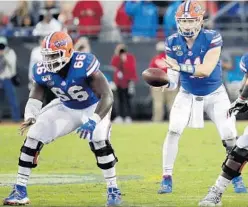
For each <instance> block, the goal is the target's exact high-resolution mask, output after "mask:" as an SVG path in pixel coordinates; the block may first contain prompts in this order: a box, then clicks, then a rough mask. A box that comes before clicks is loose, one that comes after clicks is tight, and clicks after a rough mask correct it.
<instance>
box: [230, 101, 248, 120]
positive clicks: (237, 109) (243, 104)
mask: <svg viewBox="0 0 248 207" xmlns="http://www.w3.org/2000/svg"><path fill="white" fill-rule="evenodd" d="M247 103H248V100H246V99H242V98H241V97H239V98H238V99H237V100H236V101H234V102H233V103H232V104H231V107H230V109H229V110H228V112H227V114H228V116H232V115H234V116H236V115H237V114H238V113H244V112H246V111H248V105H247Z"/></svg>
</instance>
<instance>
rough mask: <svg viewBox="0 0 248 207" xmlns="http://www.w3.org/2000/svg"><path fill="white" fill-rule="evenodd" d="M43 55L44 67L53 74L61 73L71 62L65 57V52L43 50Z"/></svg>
mask: <svg viewBox="0 0 248 207" xmlns="http://www.w3.org/2000/svg"><path fill="white" fill-rule="evenodd" d="M41 55H42V62H43V64H44V66H45V67H46V69H47V70H48V71H49V72H52V73H57V72H59V71H60V70H61V69H62V68H63V67H64V66H65V65H66V64H67V63H68V62H69V60H70V59H68V58H66V57H65V51H64V50H56V51H52V50H50V49H42V51H41Z"/></svg>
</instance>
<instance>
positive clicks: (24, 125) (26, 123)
mask: <svg viewBox="0 0 248 207" xmlns="http://www.w3.org/2000/svg"><path fill="white" fill-rule="evenodd" d="M35 121H36V120H35V119H34V118H29V119H27V120H26V121H24V122H23V123H22V124H21V127H20V129H19V131H20V135H21V136H22V135H23V134H24V132H25V131H26V130H27V128H28V127H30V126H31V125H33V124H34V123H35Z"/></svg>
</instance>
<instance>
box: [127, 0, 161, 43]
mask: <svg viewBox="0 0 248 207" xmlns="http://www.w3.org/2000/svg"><path fill="white" fill-rule="evenodd" d="M125 9H126V12H127V14H128V15H129V16H130V17H132V19H133V25H132V37H133V40H134V41H140V40H141V41H142V40H151V39H152V38H155V37H156V34H157V29H158V9H157V7H156V6H155V4H153V3H152V2H151V1H149V0H145V1H128V2H127V3H126V4H125Z"/></svg>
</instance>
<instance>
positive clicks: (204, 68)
mask: <svg viewBox="0 0 248 207" xmlns="http://www.w3.org/2000/svg"><path fill="white" fill-rule="evenodd" d="M179 67H180V71H181V72H185V73H189V74H191V75H194V76H197V77H208V76H210V75H211V73H212V72H213V70H214V68H215V66H213V65H211V64H209V65H206V64H200V65H190V64H179Z"/></svg>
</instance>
